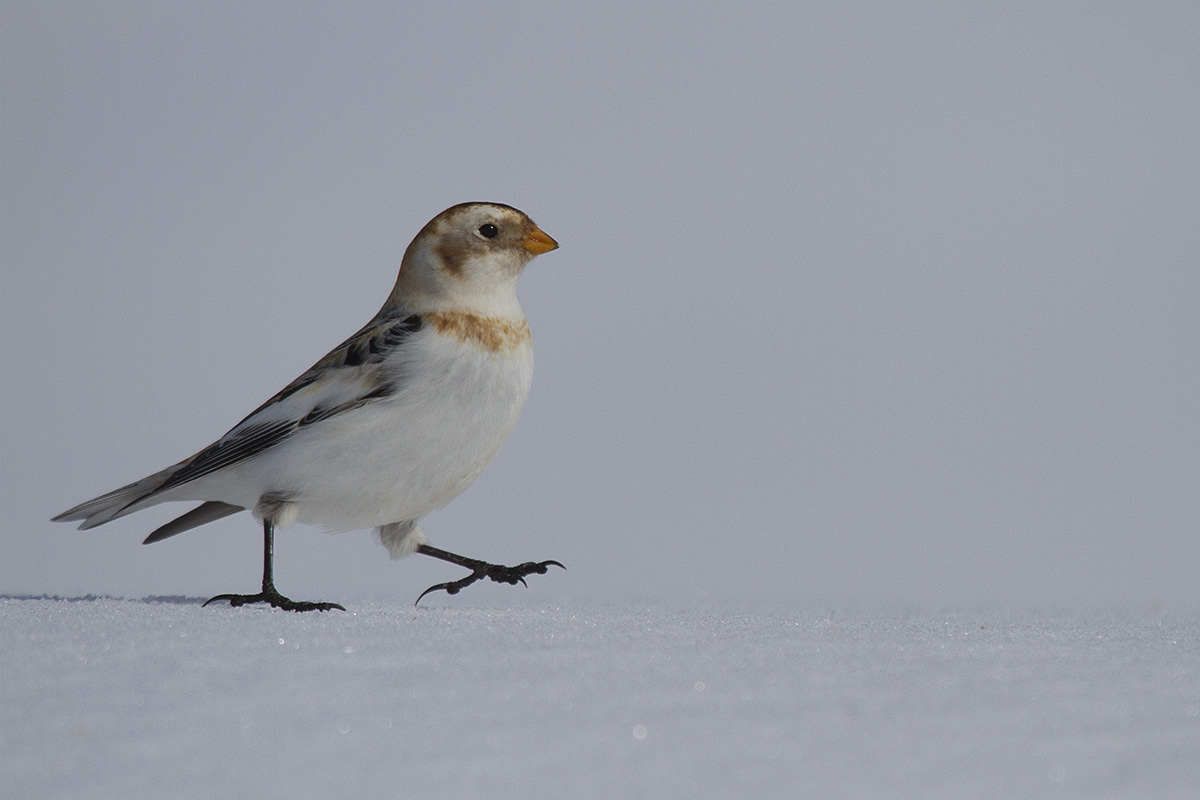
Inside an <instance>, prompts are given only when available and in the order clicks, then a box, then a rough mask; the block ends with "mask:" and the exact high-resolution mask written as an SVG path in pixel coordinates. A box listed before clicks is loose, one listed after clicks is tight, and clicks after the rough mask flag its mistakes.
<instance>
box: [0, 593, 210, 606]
mask: <svg viewBox="0 0 1200 800" xmlns="http://www.w3.org/2000/svg"><path fill="white" fill-rule="evenodd" d="M207 599H208V598H207V597H185V596H184V595H180V594H151V595H146V596H145V597H141V598H137V597H116V596H114V595H110V594H85V595H81V596H79V597H62V596H60V595H57V594H0V600H55V601H57V602H60V603H94V602H96V601H97V600H118V601H121V602H125V603H147V604H149V605H169V606H199V605H204V601H205V600H207Z"/></svg>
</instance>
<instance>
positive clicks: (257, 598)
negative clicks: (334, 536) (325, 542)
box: [204, 518, 346, 611]
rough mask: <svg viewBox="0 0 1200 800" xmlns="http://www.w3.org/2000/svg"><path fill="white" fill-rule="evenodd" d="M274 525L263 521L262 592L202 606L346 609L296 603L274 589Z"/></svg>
mask: <svg viewBox="0 0 1200 800" xmlns="http://www.w3.org/2000/svg"><path fill="white" fill-rule="evenodd" d="M274 563H275V523H274V522H273V521H272V520H271V519H270V518H267V519H264V520H263V580H262V591H261V592H259V593H258V594H219V595H217V596H216V597H210V598H209V599H208V600H207V601H205V603H204V605H208V604H209V603H212V602H215V601H217V600H228V601H229V605H231V606H234V607H236V606H244V605H248V604H250V603H268V604H270V605H272V606H274V607H275V608H282V609H283V610H284V611H329V610H330V609H333V608H336V609H338V610H339V611H345V610H346V609H344V608H342V607H341V606H339V605H338V604H337V603H310V602H308V601H296V600H291V599H289V598H287V597H284V596H283V595H281V594H280V593H279V590H278V589H276V588H275V567H274Z"/></svg>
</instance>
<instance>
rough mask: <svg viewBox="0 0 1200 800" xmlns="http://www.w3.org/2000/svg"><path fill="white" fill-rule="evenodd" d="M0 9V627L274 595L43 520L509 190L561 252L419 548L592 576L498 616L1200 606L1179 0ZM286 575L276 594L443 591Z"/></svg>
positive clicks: (206, 552) (362, 552)
mask: <svg viewBox="0 0 1200 800" xmlns="http://www.w3.org/2000/svg"><path fill="white" fill-rule="evenodd" d="M0 17H2V24H0V67H2V68H0V92H2V93H0V270H2V272H0V280H2V291H0V358H2V363H0V367H2V369H0V411H2V412H3V413H2V414H0V593H4V594H9V595H12V594H35V595H40V594H51V595H53V594H59V595H64V596H78V595H84V594H109V595H115V596H128V597H141V596H145V595H185V596H207V595H210V594H215V593H218V592H238V591H252V590H254V589H255V588H256V587H257V584H258V580H259V575H260V569H261V562H260V553H261V538H260V530H259V529H258V527H257V525H256V524H255V523H254V522H253V520H252V519H251V518H250V517H249V516H247V515H237V516H234V517H231V518H228V519H226V520H223V521H221V522H218V523H214V524H212V525H209V526H207V527H205V528H202V529H199V530H196V531H194V532H191V533H189V534H187V535H185V536H180V537H176V538H174V539H171V540H168V541H167V542H163V543H161V544H156V545H154V546H149V547H142V546H141V545H140V542H141V540H142V539H143V538H144V537H145V535H146V534H147V533H148V532H149V531H151V530H153V529H154V528H155V527H157V526H158V525H159V524H161V523H163V522H165V521H166V520H168V519H170V518H172V517H173V516H175V515H177V514H179V513H181V512H182V511H184V510H186V507H185V506H176V505H171V506H160V507H157V508H155V509H152V510H148V511H145V512H141V513H139V514H136V515H133V516H130V517H126V518H124V519H121V520H119V521H116V522H113V523H112V524H109V525H107V526H105V527H102V528H99V529H95V530H92V531H87V532H80V531H76V530H74V529H73V528H72V527H69V526H67V525H63V524H54V523H51V522H49V518H50V517H51V516H53V515H55V514H57V513H59V512H61V511H63V510H64V509H66V508H68V507H70V506H72V505H74V504H76V503H78V502H80V501H82V500H85V499H88V498H90V497H93V496H95V495H97V494H100V493H102V492H105V491H107V490H109V489H112V488H115V487H117V486H119V485H122V484H125V483H127V482H129V481H132V480H135V479H137V478H140V477H142V476H144V475H146V474H149V473H151V472H154V471H156V470H158V469H160V468H162V467H164V466H166V465H168V464H172V463H175V462H176V461H179V460H180V459H182V458H184V457H186V456H188V455H190V454H191V453H193V452H195V451H197V450H199V449H200V448H201V447H203V446H205V445H207V444H209V443H210V442H211V441H213V440H215V439H216V438H218V437H219V436H220V435H221V434H222V433H224V432H225V431H226V430H228V429H229V428H230V427H232V425H233V424H235V423H236V422H237V421H238V420H240V419H241V418H242V417H243V416H245V414H246V413H248V412H249V411H250V410H252V409H253V408H255V407H257V406H258V405H259V404H260V403H261V402H262V401H263V400H265V399H266V398H267V397H269V396H271V395H272V394H273V393H275V392H276V391H277V390H278V389H280V388H281V387H282V386H284V385H285V384H287V383H288V382H289V381H290V380H292V379H293V378H294V377H296V376H297V375H299V374H300V373H301V372H303V371H304V370H305V369H306V368H307V367H308V366H309V365H311V364H312V363H313V362H315V361H316V360H317V359H318V358H319V357H320V356H321V355H323V354H324V353H325V352H327V351H328V350H329V349H330V348H332V347H333V346H334V345H336V344H337V343H338V342H340V341H341V340H342V339H344V338H345V337H346V336H347V335H349V334H350V333H353V332H354V331H355V330H357V329H358V328H359V326H361V325H362V324H363V323H364V322H366V321H367V320H368V319H369V318H370V317H371V316H372V315H373V314H374V312H375V311H376V310H377V309H378V307H379V305H380V304H381V303H382V302H383V299H384V298H385V296H386V294H387V292H388V291H389V290H390V288H391V286H392V283H393V281H394V279H395V273H396V269H397V268H398V266H399V262H400V257H401V255H402V254H403V252H404V248H405V247H406V246H407V244H408V242H409V241H410V240H411V238H412V236H413V235H415V233H416V232H417V231H418V230H419V229H420V228H421V226H422V225H424V223H425V222H426V221H428V220H429V219H430V218H431V217H433V216H434V215H435V214H436V213H438V212H439V211H441V210H442V209H444V208H446V207H448V206H450V205H452V204H454V203H458V202H463V201H469V200H488V201H498V202H503V203H508V204H511V205H514V206H517V207H518V208H521V209H522V210H524V211H526V212H527V213H529V214H530V216H532V217H533V218H534V220H536V221H537V223H538V224H539V225H540V226H541V227H542V228H543V229H544V230H546V231H547V232H548V233H550V234H551V235H552V236H554V237H555V238H556V239H557V240H558V241H559V242H560V244H561V249H560V250H558V251H555V252H553V253H550V254H547V255H545V256H542V257H539V258H538V259H537V260H536V261H534V262H533V263H532V264H531V265H530V266H529V268H528V269H527V270H526V272H525V275H524V277H523V278H522V282H521V287H520V297H521V301H522V304H523V306H524V308H525V311H526V314H527V315H528V317H529V319H530V325H531V328H532V331H533V336H534V344H535V349H536V353H537V368H536V372H535V376H534V384H533V389H532V392H531V395H530V399H529V401H528V403H527V405H526V407H525V412H524V414H523V417H522V420H521V422H520V424H519V425H518V427H517V429H516V431H515V432H514V434H513V436H512V438H511V439H510V441H509V443H508V445H507V446H506V448H505V450H504V451H503V452H502V453H501V455H500V457H499V458H498V459H497V460H496V462H495V463H494V464H493V465H492V467H491V469H490V470H489V471H488V472H487V473H486V474H485V475H484V476H483V477H482V478H481V479H480V480H479V481H478V482H477V483H476V484H475V486H473V487H472V488H471V489H470V490H468V491H467V492H466V493H465V494H464V495H463V496H462V497H460V498H459V499H458V500H456V501H455V502H454V503H452V504H451V505H450V506H448V507H447V508H446V509H444V510H441V511H438V512H435V513H434V514H432V515H430V516H429V517H428V518H426V520H425V522H424V523H423V526H422V527H423V528H424V529H425V531H426V532H427V534H428V535H429V538H430V542H431V544H434V545H436V546H439V547H443V548H445V549H449V550H453V551H455V552H460V553H463V554H465V555H469V556H475V557H480V558H485V559H488V560H492V561H497V562H503V563H517V562H521V561H526V560H541V559H549V558H553V559H557V560H559V561H561V562H563V563H564V564H566V565H567V567H568V570H567V571H566V572H557V571H556V572H554V573H551V574H548V575H546V576H534V577H533V579H532V580H531V582H530V587H529V589H528V590H518V589H513V588H512V587H507V586H482V585H477V586H473V587H471V589H469V590H468V591H469V592H471V594H472V596H474V597H475V598H477V600H478V601H480V602H492V603H495V602H503V601H504V600H503V598H505V597H506V593H511V592H513V591H527V592H528V596H525V597H523V601H524V602H529V601H530V600H531V599H532V600H534V601H537V600H538V598H542V599H544V602H546V603H548V604H554V603H561V602H567V601H569V600H571V599H572V598H587V599H597V598H598V599H610V598H611V599H622V600H633V601H650V602H665V603H672V604H673V603H679V604H684V603H688V602H694V601H696V600H697V599H700V600H704V601H706V602H711V601H723V600H726V599H728V600H733V599H737V600H739V601H747V600H748V601H758V600H762V601H768V600H769V601H772V602H783V603H786V604H818V605H821V604H824V605H843V604H866V605H894V606H904V605H931V604H932V605H940V606H971V605H978V604H987V605H993V606H994V605H1001V606H1021V607H1026V606H1034V607H1050V606H1054V607H1064V606H1065V607H1079V606H1110V605H1116V606H1135V607H1151V608H1159V607H1167V608H1192V609H1194V608H1196V607H1198V606H1200V585H1198V584H1197V582H1196V580H1195V570H1196V565H1197V564H1198V563H1200V536H1198V535H1197V534H1198V531H1200V509H1198V504H1197V500H1196V498H1197V488H1198V487H1200V268H1198V265H1200V224H1197V221H1198V220H1200V148H1197V147H1196V142H1198V141H1200V95H1198V94H1197V91H1196V75H1198V74H1200V49H1198V48H1197V47H1196V46H1195V43H1196V41H1198V40H1200V7H1197V6H1195V5H1193V4H1186V3H1138V4H1121V3H1058V4H1050V5H1047V4H1040V3H1009V4H1002V5H1001V6H998V7H994V8H983V7H977V6H976V5H975V4H967V5H963V4H956V3H911V4H902V5H900V4H864V3H855V2H848V3H838V4H831V5H830V6H828V7H824V6H819V5H816V4H814V7H811V8H806V7H799V6H798V4H783V3H780V4H771V3H754V2H751V3H748V4H747V3H739V4H717V3H706V4H647V3H643V2H639V3H626V2H610V3H602V4H586V5H579V6H578V7H576V6H575V5H574V4H559V3H517V4H513V5H510V6H497V5H495V4H487V3H444V4H424V5H422V4H395V3H355V2H349V3H343V4H337V5H336V6H335V5H329V4H321V3H290V4H267V3H252V4H251V3H212V2H209V3H165V4H164V3H148V2H147V3H139V2H128V3H120V4H102V5H96V4H84V3H57V2H37V3H31V2H6V3H4V5H3V6H2V7H0ZM276 550H277V555H276V579H277V583H278V584H279V586H280V589H281V590H282V591H283V592H284V593H285V594H289V595H291V596H293V597H295V598H297V599H321V600H333V601H342V602H347V601H351V602H352V601H354V600H356V599H383V600H389V601H390V600H395V601H397V602H400V601H403V602H408V601H409V600H410V599H414V598H415V597H416V595H417V594H419V592H420V591H421V590H422V589H423V588H425V587H426V586H427V585H429V584H431V583H435V582H439V581H443V580H451V579H453V578H456V577H459V574H458V572H457V571H456V570H455V569H454V568H453V567H450V566H449V565H446V564H441V563H437V562H434V561H433V560H431V559H421V558H419V557H410V558H408V559H405V560H403V561H400V562H392V561H390V560H389V559H388V557H387V554H386V552H385V551H384V550H383V548H382V546H381V545H380V544H379V543H378V541H376V540H375V539H374V537H373V535H372V534H370V533H365V532H353V533H344V534H335V535H331V534H326V533H323V532H321V531H318V530H315V529H310V528H304V527H302V526H296V527H295V528H292V529H289V530H287V531H285V532H282V533H281V534H280V535H279V537H278V541H277V543H276ZM464 596H466V593H464V595H462V596H460V597H464ZM437 602H443V603H452V602H456V600H453V599H443V600H439V601H437Z"/></svg>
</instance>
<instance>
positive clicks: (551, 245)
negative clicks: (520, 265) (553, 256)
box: [521, 225, 558, 256]
mask: <svg viewBox="0 0 1200 800" xmlns="http://www.w3.org/2000/svg"><path fill="white" fill-rule="evenodd" d="M521 246H522V247H524V248H525V249H526V250H528V251H529V252H531V253H533V254H534V255H535V256H539V255H541V254H542V253H549V252H550V251H551V250H555V249H557V248H558V242H556V241H554V240H553V239H551V238H550V237H549V236H548V235H546V233H544V232H543V231H542V229H541V228H539V227H538V226H537V225H534V226H533V227H532V228H530V229H529V231H528V232H526V234H525V235H524V236H523V237H522V238H521Z"/></svg>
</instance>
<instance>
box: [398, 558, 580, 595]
mask: <svg viewBox="0 0 1200 800" xmlns="http://www.w3.org/2000/svg"><path fill="white" fill-rule="evenodd" d="M464 561H467V559H464ZM469 561H470V563H463V564H462V566H465V567H468V568H470V569H471V570H472V571H471V574H470V575H468V576H467V577H465V578H460V579H459V580H456V581H448V582H446V583H438V584H435V585H433V586H430V587H429V588H428V589H426V590H425V591H423V592H421V596H420V597H418V598H417V602H416V603H413V605H417V604H418V603H420V602H421V598H422V597H424V596H425V595H427V594H429V593H430V592H436V591H437V590H439V589H441V590H442V591H444V592H445V593H446V594H458V593H459V592H461V591H462V590H463V589H465V588H467V587H468V586H470V585H471V584H472V583H475V582H476V581H479V580H483V579H484V578H490V579H491V580H493V581H495V582H496V583H508V584H512V585H513V586H515V585H517V584H518V583H520V584H521V585H522V586H528V585H529V584H527V583H525V576H526V575H545V574H546V570H548V569H549V568H550V567H561V568H562V569H566V567H564V566H563V565H562V564H560V563H558V562H557V561H526V562H525V563H524V564H518V565H517V566H515V567H506V566H503V565H501V564H488V563H487V562H486V561H475V560H473V559H470V560H469ZM455 563H461V562H457V561H456V562H455Z"/></svg>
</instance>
